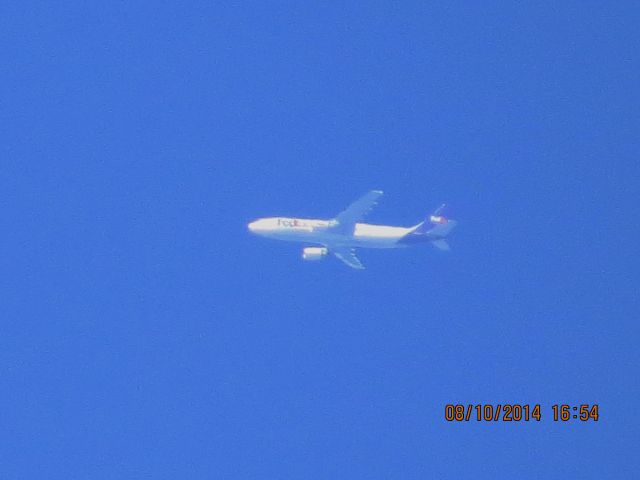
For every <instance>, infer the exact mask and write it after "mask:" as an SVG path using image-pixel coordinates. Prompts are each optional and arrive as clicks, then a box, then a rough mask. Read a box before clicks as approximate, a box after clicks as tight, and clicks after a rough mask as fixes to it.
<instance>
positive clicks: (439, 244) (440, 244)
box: [431, 239, 451, 252]
mask: <svg viewBox="0 0 640 480" xmlns="http://www.w3.org/2000/svg"><path fill="white" fill-rule="evenodd" d="M431 245H433V246H434V247H436V248H437V249H438V250H443V251H445V252H448V251H449V250H451V247H450V246H449V244H448V243H447V241H446V240H443V239H440V240H434V241H433V242H431Z"/></svg>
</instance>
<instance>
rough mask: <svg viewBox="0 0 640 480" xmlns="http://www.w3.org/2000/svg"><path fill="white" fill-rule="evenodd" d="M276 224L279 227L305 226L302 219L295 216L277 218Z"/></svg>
mask: <svg viewBox="0 0 640 480" xmlns="http://www.w3.org/2000/svg"><path fill="white" fill-rule="evenodd" d="M278 226H279V227H288V228H295V227H306V226H307V224H306V223H305V222H303V221H302V220H298V219H297V218H278Z"/></svg>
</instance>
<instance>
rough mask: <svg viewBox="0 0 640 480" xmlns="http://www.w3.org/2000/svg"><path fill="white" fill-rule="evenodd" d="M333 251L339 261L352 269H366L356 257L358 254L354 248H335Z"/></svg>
mask: <svg viewBox="0 0 640 480" xmlns="http://www.w3.org/2000/svg"><path fill="white" fill-rule="evenodd" d="M331 251H332V252H333V254H334V255H335V256H336V257H338V259H340V260H341V261H342V262H344V263H345V264H347V265H348V266H350V267H351V268H355V269H356V270H363V269H364V265H362V262H360V259H359V258H358V257H357V256H356V252H355V250H354V249H353V248H338V249H335V248H333V249H331Z"/></svg>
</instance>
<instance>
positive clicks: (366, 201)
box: [335, 190, 382, 233]
mask: <svg viewBox="0 0 640 480" xmlns="http://www.w3.org/2000/svg"><path fill="white" fill-rule="evenodd" d="M381 196H382V192H381V191H380V190H371V191H370V192H369V193H367V194H365V195H363V196H362V197H360V198H359V199H358V200H356V201H355V202H353V203H352V204H351V205H349V206H348V207H347V208H346V210H343V211H342V212H340V213H339V214H338V216H337V217H336V218H335V220H336V221H337V222H338V228H339V229H340V230H343V231H345V232H349V233H352V232H353V228H354V227H355V224H356V223H358V222H359V221H361V220H362V219H363V218H364V216H365V215H366V214H367V213H369V211H370V210H371V209H372V208H373V207H374V205H375V204H376V203H378V199H379V198H380V197H381Z"/></svg>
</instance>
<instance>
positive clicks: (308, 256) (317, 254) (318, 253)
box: [302, 247, 329, 261]
mask: <svg viewBox="0 0 640 480" xmlns="http://www.w3.org/2000/svg"><path fill="white" fill-rule="evenodd" d="M328 252H329V249H328V248H326V247H307V248H305V249H303V250H302V258H303V259H304V260H309V261H312V260H322V258H323V257H324V256H325V255H326V254H327V253H328Z"/></svg>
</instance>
